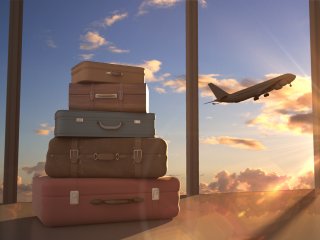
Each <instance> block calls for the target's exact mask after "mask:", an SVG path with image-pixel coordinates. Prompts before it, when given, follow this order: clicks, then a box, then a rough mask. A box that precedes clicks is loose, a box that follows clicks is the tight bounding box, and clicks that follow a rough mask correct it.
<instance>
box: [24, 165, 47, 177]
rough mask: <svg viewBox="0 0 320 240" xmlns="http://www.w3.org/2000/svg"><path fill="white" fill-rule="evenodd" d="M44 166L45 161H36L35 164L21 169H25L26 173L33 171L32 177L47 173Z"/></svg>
mask: <svg viewBox="0 0 320 240" xmlns="http://www.w3.org/2000/svg"><path fill="white" fill-rule="evenodd" d="M44 168H45V162H38V163H37V164H36V165H35V166H31V167H28V166H26V167H23V168H22V171H25V172H26V173H27V174H32V173H33V177H39V176H45V175H47V174H46V173H45V170H44Z"/></svg>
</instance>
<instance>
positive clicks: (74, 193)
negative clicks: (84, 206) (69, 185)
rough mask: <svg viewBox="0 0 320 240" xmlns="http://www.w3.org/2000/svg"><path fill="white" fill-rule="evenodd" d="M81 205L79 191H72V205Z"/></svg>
mask: <svg viewBox="0 0 320 240" xmlns="http://www.w3.org/2000/svg"><path fill="white" fill-rule="evenodd" d="M77 204H79V191H70V205H77Z"/></svg>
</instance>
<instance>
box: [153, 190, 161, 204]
mask: <svg viewBox="0 0 320 240" xmlns="http://www.w3.org/2000/svg"><path fill="white" fill-rule="evenodd" d="M159 199H160V189H159V188H152V200H153V201H154V200H159Z"/></svg>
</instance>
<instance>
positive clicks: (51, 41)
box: [46, 37, 58, 48]
mask: <svg viewBox="0 0 320 240" xmlns="http://www.w3.org/2000/svg"><path fill="white" fill-rule="evenodd" d="M46 44H47V46H48V47H49V48H57V47H58V46H57V44H56V43H55V42H54V41H53V39H52V38H51V37H48V39H47V40H46Z"/></svg>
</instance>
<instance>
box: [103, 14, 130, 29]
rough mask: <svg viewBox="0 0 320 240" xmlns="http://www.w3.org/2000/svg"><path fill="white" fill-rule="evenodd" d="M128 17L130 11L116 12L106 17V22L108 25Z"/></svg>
mask: <svg viewBox="0 0 320 240" xmlns="http://www.w3.org/2000/svg"><path fill="white" fill-rule="evenodd" d="M126 17H128V13H127V12H124V13H119V12H115V13H114V14H113V15H112V16H110V17H106V18H105V19H104V24H105V25H107V26H111V25H113V24H114V23H116V22H118V21H121V20H123V19H125V18H126Z"/></svg>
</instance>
